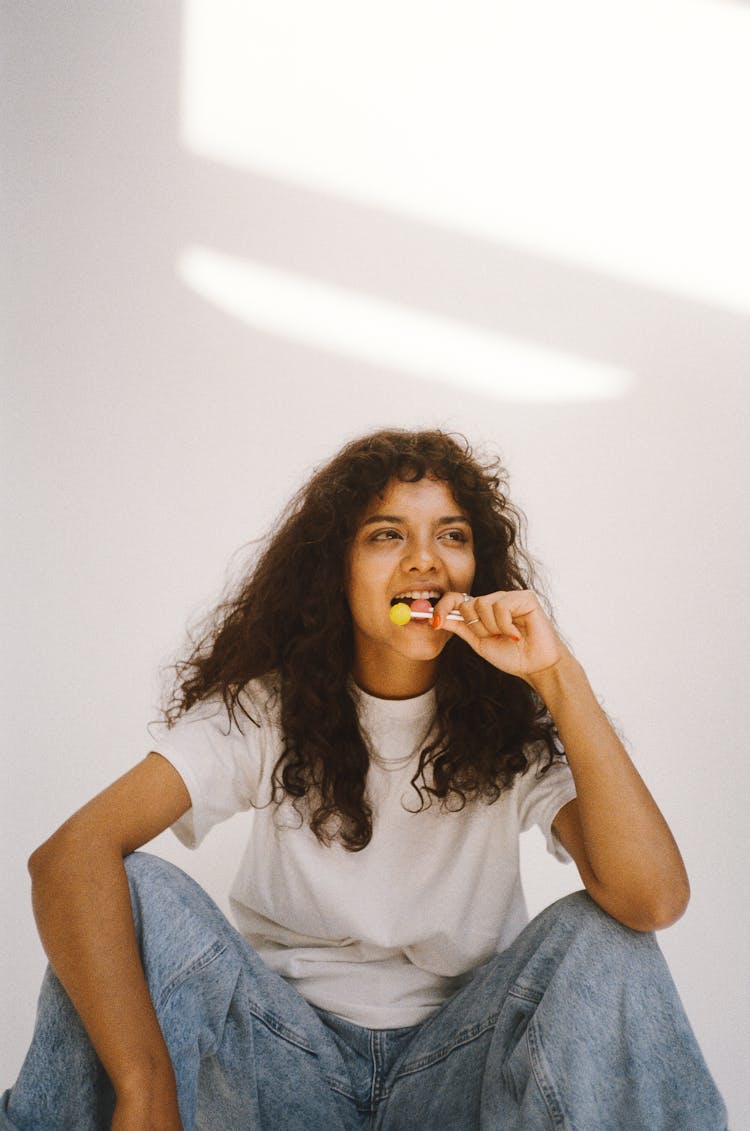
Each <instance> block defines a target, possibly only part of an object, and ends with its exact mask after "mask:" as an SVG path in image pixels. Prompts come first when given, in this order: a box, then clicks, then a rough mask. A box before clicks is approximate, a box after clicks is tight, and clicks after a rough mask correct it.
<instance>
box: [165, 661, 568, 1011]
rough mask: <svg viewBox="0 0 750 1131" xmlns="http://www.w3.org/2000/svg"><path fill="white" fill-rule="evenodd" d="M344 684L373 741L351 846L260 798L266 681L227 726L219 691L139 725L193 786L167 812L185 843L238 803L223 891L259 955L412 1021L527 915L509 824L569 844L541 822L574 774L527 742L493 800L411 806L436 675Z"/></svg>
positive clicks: (341, 995) (267, 725)
mask: <svg viewBox="0 0 750 1131" xmlns="http://www.w3.org/2000/svg"><path fill="white" fill-rule="evenodd" d="M350 693H351V695H352V697H353V698H354V701H355V704H356V708H357V715H358V719H359V723H360V727H361V729H362V732H363V734H364V735H365V736H366V738H367V744H368V747H369V749H370V751H371V764H370V768H369V771H368V775H367V797H368V800H369V802H370V804H371V806H372V810H373V814H374V821H373V835H372V839H371V840H370V842H369V843H368V844H367V845H366V846H365V847H364V848H363V849H361V850H360V851H359V852H350V851H348V850H347V849H346V848H345V847H344V846H343V845H341V844H339V843H336V842H334V843H332V844H328V845H326V844H322V843H321V842H320V841H319V840H318V839H317V837H315V835H314V834H313V833H312V831H311V830H310V828H309V825H308V824H307V823H306V822H305V821H304V820H303V818H302V814H301V813H300V812H298V811H297V810H296V809H295V808H294V806H293V805H292V804H291V802H290V801H289V799H286V800H285V801H284V802H282V803H281V804H280V805H279V806H276V805H274V804H273V803H272V800H271V798H272V794H273V782H272V773H273V767H274V766H275V765H276V763H277V761H278V759H279V757H280V756H281V753H282V751H283V734H282V731H281V726H280V702H279V689H278V686H277V680H276V679H273V678H266V679H259V680H254V681H252V683H251V684H250V685H248V687H246V688H245V689H244V692H243V695H242V697H241V701H240V702H241V706H242V710H243V712H246V713H247V715H249V716H250V718H252V719H253V720H255V722H254V723H253V722H250V721H249V719H247V718H242V719H241V727H240V726H238V725H237V724H236V723H235V722H234V721H233V720H232V719H230V718H229V716H228V715H227V711H226V709H225V707H224V704H223V703H222V702H221V701H219V702H214V703H209V704H206V703H202V704H198V705H196V707H194V708H193V709H192V710H191V711H190V712H188V714H187V715H186V716H184V717H183V718H182V719H180V720H179V722H178V723H177V724H176V726H175V727H174V728H172V729H171V730H167V729H166V727H163V726H158V727H155V726H153V725H152V727H151V728H150V729H151V735H152V737H153V738H154V749H155V750H158V751H159V753H160V754H161V755H163V756H164V757H165V758H167V759H168V760H169V762H170V763H171V764H172V766H173V767H174V768H175V769H176V770H177V771H178V773H179V775H180V777H181V778H182V780H183V781H184V783H185V785H186V786H187V788H188V791H189V793H190V800H191V808H190V809H189V810H188V812H187V813H186V814H185V816H184V817H183V818H181V819H180V821H178V822H177V824H176V825H175V826H174V827H175V831H176V832H177V834H178V835H179V837H180V839H181V840H182V841H183V842H184V843H185V844H187V845H188V846H189V847H191V848H192V847H196V846H197V845H198V844H199V843H200V842H201V841H202V839H203V837H204V836H205V835H206V833H207V832H208V830H209V829H210V828H211V827H212V826H213V825H214V824H215V823H217V822H219V821H221V820H224V819H225V818H226V817H228V816H231V815H232V814H233V813H235V812H237V811H239V810H248V813H247V817H246V823H247V826H248V833H247V846H246V848H245V852H244V855H243V858H242V860H241V861H240V863H239V867H238V870H237V875H236V878H235V881H234V884H233V886H232V890H231V893H230V901H231V908H232V913H233V917H234V920H235V922H236V924H237V926H238V928H239V930H240V931H241V933H242V934H243V935H244V936H245V937H246V938H247V939H248V941H249V942H250V943H251V944H252V946H253V947H254V948H255V950H256V951H258V953H259V954H260V955H261V957H262V958H263V959H264V961H265V962H266V964H267V965H269V966H270V967H271V968H272V969H274V970H275V971H276V972H277V973H279V974H281V975H282V976H283V977H285V978H287V979H288V980H290V981H291V982H292V984H294V985H295V986H296V988H297V989H298V990H299V991H300V993H301V994H302V995H303V996H304V997H306V998H307V999H308V1000H309V1001H311V1002H312V1003H313V1004H314V1005H317V1006H320V1007H321V1008H323V1009H326V1010H328V1011H329V1012H332V1013H336V1014H338V1015H339V1016H342V1017H345V1018H347V1020H350V1021H353V1022H354V1023H355V1024H359V1025H364V1026H367V1027H368V1028H373V1029H390V1028H398V1027H399V1026H404V1025H416V1024H418V1023H419V1022H420V1021H423V1020H424V1019H425V1018H426V1017H427V1016H429V1015H430V1013H432V1012H433V1011H434V1010H435V1009H437V1008H438V1007H439V1006H440V1005H441V1004H442V1003H443V1001H445V1000H446V998H447V997H449V996H450V995H451V994H452V993H453V992H455V990H456V989H458V988H459V986H460V985H461V984H463V982H464V981H465V980H466V977H467V976H468V975H469V974H470V972H471V971H472V970H473V969H474V968H475V967H476V966H478V965H480V964H481V963H483V962H486V961H487V960H488V959H489V958H490V957H492V955H493V954H495V953H496V952H497V951H498V950H500V949H504V948H505V947H506V946H508V945H509V944H510V943H511V942H512V941H513V939H514V938H515V936H516V935H517V934H518V932H519V931H520V930H521V928H522V927H523V926H524V925H525V923H526V922H527V920H528V916H527V912H526V905H525V902H524V896H523V891H522V888H521V882H520V875H519V851H518V849H519V834H520V832H521V831H523V830H524V829H527V828H530V827H531V825H533V824H536V825H538V826H539V827H540V828H541V829H542V830H543V832H544V834H545V836H546V838H547V843H548V846H549V848H550V851H552V852H553V853H555V854H556V855H558V856H559V857H562V858H567V857H566V856H565V853H564V851H563V850H562V848H561V846H560V844H559V842H558V841H557V838H556V837H555V836H554V834H553V833H552V828H551V826H552V822H553V820H554V818H555V816H556V815H557V813H558V812H559V811H560V809H561V808H562V806H563V805H564V804H566V803H567V802H568V801H570V800H571V799H572V798H573V797H574V796H575V786H574V784H573V781H572V777H571V774H570V770H569V768H568V767H567V766H566V765H565V764H564V762H562V761H558V762H557V763H556V764H555V765H553V766H552V767H550V768H549V769H548V771H547V772H546V773H543V774H541V773H538V772H537V766H536V764H535V763H533V757H534V751H533V749H531V748H530V749H529V751H528V753H529V757H530V760H531V761H532V764H531V765H530V768H529V770H528V771H527V773H525V774H523V775H519V776H518V777H517V778H516V779H515V780H514V782H513V785H512V787H511V788H510V789H508V790H506V791H504V792H503V794H502V795H501V796H500V798H499V799H498V800H497V801H496V802H495V803H494V804H493V805H487V804H486V803H484V802H482V801H477V802H472V803H469V804H467V805H465V806H463V807H462V808H460V809H455V810H454V811H451V812H446V811H444V809H443V807H441V806H440V805H439V804H437V803H435V802H434V801H433V803H432V804H429V805H426V806H424V807H422V805H421V799H420V795H419V793H418V792H417V790H416V788H415V787H414V785H412V777H413V775H414V772H415V768H416V765H417V762H418V758H419V751H420V750H421V749H422V748H423V746H424V745H425V743H426V741H427V739H428V736H429V733H430V731H431V730H432V728H433V726H434V721H435V692H434V689H432V688H431V689H429V690H428V691H426V692H423V693H422V695H418V696H416V697H415V698H409V699H381V698H377V697H375V696H371V695H368V694H367V693H365V692H363V691H361V690H360V689H359V688H358V687H357V686H356V685H355V684H352V686H351V688H350ZM256 723H257V725H256Z"/></svg>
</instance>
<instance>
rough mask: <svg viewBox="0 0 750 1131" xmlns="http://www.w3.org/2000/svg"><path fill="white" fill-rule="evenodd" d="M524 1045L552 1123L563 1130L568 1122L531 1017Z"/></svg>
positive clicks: (567, 1125)
mask: <svg viewBox="0 0 750 1131" xmlns="http://www.w3.org/2000/svg"><path fill="white" fill-rule="evenodd" d="M526 1045H527V1048H528V1050H529V1061H530V1063H531V1070H532V1072H533V1073H534V1080H535V1081H536V1085H537V1087H538V1089H539V1091H540V1093H541V1096H542V1099H543V1100H544V1103H545V1106H546V1108H547V1113H548V1115H549V1117H550V1120H551V1122H552V1125H553V1127H559V1128H561V1129H562V1131H565V1128H567V1127H569V1124H568V1121H567V1119H566V1118H565V1113H564V1112H563V1109H562V1106H561V1104H560V1100H559V1098H558V1095H557V1091H556V1089H555V1086H554V1084H553V1083H552V1081H551V1079H550V1077H549V1074H548V1072H547V1069H546V1064H545V1060H544V1054H543V1052H542V1046H541V1042H540V1040H539V1035H538V1033H537V1031H536V1026H535V1025H534V1021H533V1019H532V1020H531V1021H530V1022H529V1024H528V1026H527V1028H526Z"/></svg>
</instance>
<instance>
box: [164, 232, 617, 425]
mask: <svg viewBox="0 0 750 1131" xmlns="http://www.w3.org/2000/svg"><path fill="white" fill-rule="evenodd" d="M177 271H178V275H179V276H180V278H181V279H182V281H183V282H185V283H186V284H187V285H188V286H190V287H191V288H192V289H193V290H194V291H196V292H197V293H198V294H199V295H201V296H202V297H203V298H205V299H207V300H208V301H210V302H212V303H214V304H215V305H216V306H218V307H219V308H220V309H222V310H224V311H225V312H226V313H228V314H231V315H233V316H234V317H236V318H239V319H242V320H243V321H244V322H246V323H248V324H249V325H251V326H253V327H255V328H256V329H258V330H261V331H264V332H266V333H269V334H275V335H279V336H282V337H284V338H287V339H291V340H293V341H297V342H301V343H304V344H305V345H308V346H312V347H313V348H317V349H322V350H327V351H329V352H331V353H334V354H337V355H339V356H341V357H346V358H351V359H354V360H356V361H360V362H366V363H367V364H370V365H379V366H385V367H387V368H388V369H391V370H393V371H395V372H396V373H403V374H408V375H409V376H411V377H415V378H420V379H422V380H429V381H443V382H449V383H451V384H452V385H458V386H460V387H462V388H465V389H467V390H470V391H474V392H478V393H482V394H485V395H489V396H492V397H495V398H497V399H499V400H505V401H527V402H529V401H531V402H553V403H564V402H573V401H577V402H580V401H594V400H606V399H611V398H615V397H622V396H624V395H625V394H626V393H627V392H628V391H629V389H630V388H631V386H632V384H633V378H632V375H631V374H629V373H628V372H626V371H624V370H621V369H616V368H614V367H610V366H604V365H597V364H595V363H593V362H589V361H587V360H585V359H582V358H578V357H574V356H571V355H569V354H565V353H562V352H558V351H556V350H553V349H546V348H543V347H540V346H537V345H529V344H528V343H525V342H522V341H519V340H516V339H513V338H511V337H508V336H505V335H501V334H495V333H491V332H490V331H487V330H480V329H477V328H476V327H473V326H469V325H466V324H463V323H461V322H458V321H456V320H452V319H446V318H440V317H437V316H435V315H433V314H429V313H426V312H424V311H420V310H412V309H408V308H406V307H403V306H398V305H396V304H395V303H390V302H384V301H383V300H382V299H376V298H371V297H369V296H366V295H363V294H358V293H354V292H352V291H349V290H345V289H344V288H341V287H336V286H331V285H330V284H328V283H321V282H320V281H318V280H313V279H309V278H305V277H303V276H300V275H296V274H292V273H291V272H287V271H281V270H278V269H277V268H275V267H269V266H266V265H264V264H260V263H257V262H250V261H248V260H244V259H239V258H236V257H234V256H229V255H225V254H223V253H219V252H217V251H214V250H212V249H210V248H205V247H191V248H188V249H186V250H185V251H184V252H183V254H182V255H181V256H180V259H179V261H178V265H177Z"/></svg>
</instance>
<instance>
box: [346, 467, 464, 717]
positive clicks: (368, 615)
mask: <svg viewBox="0 0 750 1131" xmlns="http://www.w3.org/2000/svg"><path fill="white" fill-rule="evenodd" d="M474 569H475V562H474V543H473V538H472V531H471V526H470V525H469V520H468V516H467V515H466V513H465V512H464V511H463V510H462V509H461V507H459V506H458V504H457V503H456V500H455V499H454V498H453V495H452V494H451V491H450V488H449V487H448V486H447V484H446V483H444V482H442V481H441V480H439V479H431V478H428V477H425V478H424V479H419V480H417V482H415V483H402V482H401V481H400V480H398V479H395V480H391V481H390V483H389V484H388V486H387V487H386V489H385V491H384V492H383V494H382V495H379V496H376V497H375V498H374V499H372V500H371V501H370V504H369V505H368V506H367V507H365V509H364V511H363V513H362V516H361V518H360V522H359V525H358V527H357V531H356V533H355V536H354V540H353V542H352V546H351V549H350V552H349V559H348V563H347V577H346V596H347V600H348V602H349V608H350V609H351V614H352V621H353V625H354V671H353V673H352V674H353V676H354V678H355V680H356V682H357V683H358V684H359V686H360V687H361V688H363V690H365V691H368V692H369V693H370V694H371V695H377V696H379V697H380V698H383V699H404V698H408V697H410V696H413V695H419V694H421V693H422V692H423V691H426V690H427V689H428V688H429V687H431V686H432V685H433V683H434V682H435V676H436V670H437V661H438V657H439V656H440V653H441V652H442V650H443V648H444V647H445V645H446V644H447V642H448V638H449V637H448V633H446V632H443V631H442V630H441V629H437V630H436V629H434V628H432V626H431V624H430V623H429V621H420V620H414V621H411V622H410V623H409V624H406V625H403V626H401V625H396V624H393V623H392V621H391V619H390V611H391V605H392V604H393V603H394V598H396V597H401V596H407V595H412V596H413V597H419V596H423V597H424V598H430V597H432V598H435V599H436V598H438V597H440V596H442V594H443V593H446V592H449V591H454V592H458V593H468V592H470V591H471V585H472V581H473V579H474Z"/></svg>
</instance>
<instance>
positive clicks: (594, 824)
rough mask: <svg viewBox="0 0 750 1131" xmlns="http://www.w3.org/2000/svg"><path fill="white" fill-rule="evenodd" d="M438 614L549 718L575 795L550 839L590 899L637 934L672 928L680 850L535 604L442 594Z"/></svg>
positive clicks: (521, 597) (505, 596) (526, 597)
mask: <svg viewBox="0 0 750 1131" xmlns="http://www.w3.org/2000/svg"><path fill="white" fill-rule="evenodd" d="M451 598H454V600H451ZM456 598H457V600H456ZM440 605H442V606H443V609H440V610H439V611H440V612H443V614H444V615H445V613H447V611H448V610H449V609H450V607H454V608H460V610H461V613H462V614H463V618H464V619H463V621H448V622H446V621H443V623H444V624H445V628H446V629H447V630H448V631H451V632H453V633H454V634H455V635H457V636H461V638H462V639H464V640H465V641H466V643H467V644H469V645H470V646H471V647H472V648H474V650H475V651H476V652H478V653H479V654H480V655H481V656H483V658H484V659H486V660H487V661H488V663H492V664H494V666H495V667H498V668H500V669H501V670H503V671H507V672H509V673H510V674H512V675H516V676H518V677H519V678H521V679H524V680H526V682H527V683H528V684H530V686H531V687H533V688H534V690H535V691H536V692H537V694H538V695H539V696H540V697H541V698H542V700H543V701H544V703H545V705H546V707H547V709H548V710H549V712H550V715H551V716H552V718H553V720H554V722H555V725H556V727H557V730H558V733H559V735H560V738H561V740H562V742H563V745H564V747H565V753H566V756H567V759H568V762H569V764H570V768H571V771H572V773H573V778H574V780H575V784H576V792H577V797H576V799H575V800H573V801H571V802H569V803H568V804H567V805H565V806H564V807H563V808H562V809H561V810H560V812H559V813H558V814H557V816H556V818H555V821H554V829H555V832H556V833H557V835H558V837H559V839H560V841H561V842H562V844H563V845H564V846H565V848H566V849H567V850H568V852H569V853H570V855H571V856H572V857H573V859H574V860H575V862H576V865H577V866H578V870H579V872H580V874H581V879H582V880H583V882H584V884H585V886H586V889H587V891H588V892H589V893H590V895H591V896H592V897H593V898H594V899H595V900H596V902H597V903H598V904H599V905H600V906H601V907H603V908H604V910H605V911H608V912H609V914H610V915H612V916H614V918H616V919H619V920H620V922H622V923H625V924H626V925H627V926H629V927H633V928H635V929H636V930H639V931H651V930H658V929H660V928H663V927H667V926H669V925H670V924H671V923H673V922H675V920H676V919H678V918H679V917H680V916H681V915H682V914H683V912H684V910H685V908H686V906H687V903H688V899H689V897H690V887H689V883H688V878H687V873H686V871H685V866H684V864H683V862H682V857H681V856H680V852H679V849H678V847H677V844H676V843H675V840H674V837H673V836H672V833H671V832H670V829H669V826H668V825H667V822H666V821H665V819H664V817H663V816H662V814H661V812H660V810H659V808H658V806H657V804H656V802H655V801H654V799H653V797H652V796H651V794H650V793H649V791H648V789H647V788H646V785H645V783H644V782H643V779H642V778H641V776H640V774H639V773H638V771H637V770H636V768H635V766H634V765H633V762H632V761H631V759H630V758H629V757H628V754H627V752H626V750H625V748H624V747H623V745H622V743H621V742H620V740H619V738H618V737H617V735H616V733H615V731H614V729H613V728H612V725H611V724H610V722H609V720H608V718H607V716H606V714H605V713H604V711H603V710H602V708H601V707H600V705H599V703H598V701H597V699H596V696H595V695H594V693H593V691H592V689H591V686H590V684H589V681H588V679H587V677H586V673H585V671H584V670H583V668H582V666H581V665H580V663H579V662H578V661H577V660H576V659H575V657H574V656H573V655H572V653H571V652H570V650H569V649H568V648H567V647H566V646H565V644H564V643H563V642H562V640H561V639H560V637H559V636H558V634H557V633H556V632H555V630H554V627H553V625H552V623H551V622H550V620H549V618H548V617H547V616H546V614H545V613H544V610H543V609H542V608H541V606H540V604H539V601H538V598H537V597H536V595H535V594H534V593H532V592H530V591H521V592H519V591H513V592H509V593H492V594H488V595H487V596H484V597H476V598H472V599H471V603H470V604H469V603H467V602H466V601H465V600H462V599H461V595H460V594H446V595H445V598H444V599H443V600H442V601H441V602H440ZM472 621H473V623H471V624H470V623H469V622H472Z"/></svg>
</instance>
